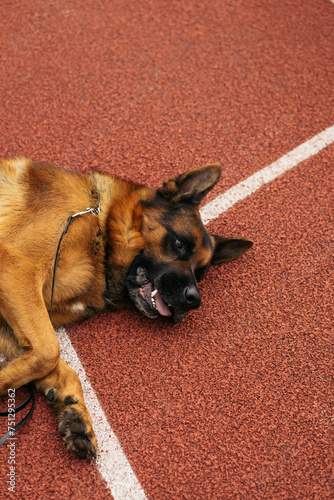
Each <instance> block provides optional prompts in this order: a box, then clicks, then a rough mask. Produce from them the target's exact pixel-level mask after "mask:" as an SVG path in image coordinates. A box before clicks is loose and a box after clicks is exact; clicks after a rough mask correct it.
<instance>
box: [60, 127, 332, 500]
mask: <svg viewBox="0 0 334 500" xmlns="http://www.w3.org/2000/svg"><path fill="white" fill-rule="evenodd" d="M333 142H334V126H332V127H330V128H328V129H326V130H325V131H324V132H321V133H320V134H318V135H316V136H315V137H313V138H312V139H310V140H309V141H306V142H304V143H303V144H302V145H301V146H298V147H297V148H296V149H294V150H293V151H291V152H290V153H288V154H286V155H285V156H283V157H282V158H280V159H279V160H277V161H276V162H274V163H272V164H271V165H269V166H268V167H265V168H263V169H262V170H260V171H259V172H257V173H256V174H254V175H251V176H250V177H248V178H247V179H245V180H244V181H242V182H240V183H239V184H237V185H236V186H234V187H233V188H231V189H229V190H228V191H227V192H226V193H223V194H222V195H220V196H218V197H217V198H215V199H214V200H213V201H211V202H210V203H208V204H207V205H206V206H205V207H203V208H202V209H201V215H202V219H203V222H204V223H205V224H207V223H208V222H209V221H210V220H212V219H215V218H216V217H218V216H219V215H220V214H222V213H223V212H226V210H228V209H229V208H231V207H232V206H233V205H234V204H235V203H237V202H238V201H241V200H243V199H244V198H246V197H247V196H249V195H250V194H252V193H254V192H255V191H256V190H257V189H259V188H260V187H261V186H263V185H264V184H267V183H268V182H270V181H272V180H273V179H276V177H278V176H280V175H282V174H283V173H284V172H286V171H287V170H290V169H291V168H293V167H295V166H296V165H298V164H299V163H301V162H302V161H305V160H306V159H308V158H310V157H311V156H314V155H315V154H317V153H318V152H319V151H321V150H322V149H324V148H325V147H327V146H329V145H330V144H332V143H333ZM57 334H58V338H59V344H60V348H61V353H62V357H63V359H64V360H65V361H66V362H67V363H68V364H69V365H70V366H71V367H72V368H73V369H74V370H75V371H76V373H77V374H78V375H79V378H80V381H81V383H82V386H83V392H84V397H85V402H86V404H87V408H88V410H89V412H90V415H91V417H92V420H93V424H94V429H95V433H96V437H97V440H98V445H99V453H98V458H97V460H96V465H97V468H98V470H99V472H100V473H101V475H102V477H103V479H104V480H105V482H106V486H107V487H108V488H109V489H110V491H111V493H112V495H113V497H114V499H115V500H146V496H145V493H144V491H143V489H142V487H141V486H140V484H139V482H138V480H137V478H136V476H135V473H134V472H133V470H132V468H131V465H130V464H129V462H128V459H127V458H126V456H125V454H124V452H123V450H122V447H121V445H120V443H119V441H118V439H117V437H116V436H115V434H114V432H113V430H112V429H111V427H110V425H109V423H108V420H107V418H106V416H105V414H104V411H103V409H102V408H101V405H100V403H99V400H98V398H97V396H96V394H95V391H94V389H93V388H92V386H91V384H90V383H89V381H88V380H87V376H86V372H85V370H84V368H83V366H82V364H81V362H80V359H79V358H78V355H77V353H76V352H75V349H74V347H73V345H72V343H71V341H70V339H69V337H68V335H67V333H66V330H65V329H64V328H61V329H59V330H58V332H57Z"/></svg>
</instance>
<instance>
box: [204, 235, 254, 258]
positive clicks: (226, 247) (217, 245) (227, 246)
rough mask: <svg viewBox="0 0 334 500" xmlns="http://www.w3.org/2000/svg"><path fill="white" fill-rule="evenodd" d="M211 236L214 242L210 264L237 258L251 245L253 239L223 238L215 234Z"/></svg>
mask: <svg viewBox="0 0 334 500" xmlns="http://www.w3.org/2000/svg"><path fill="white" fill-rule="evenodd" d="M211 238H212V239H213V243H214V252H213V256H212V259H211V265H215V264H221V263H222V262H228V261H229V260H233V259H237V258H238V257H240V255H242V254H243V253H245V252H247V250H249V249H250V248H251V247H252V246H253V241H252V240H248V239H246V238H224V237H223V236H216V235H211Z"/></svg>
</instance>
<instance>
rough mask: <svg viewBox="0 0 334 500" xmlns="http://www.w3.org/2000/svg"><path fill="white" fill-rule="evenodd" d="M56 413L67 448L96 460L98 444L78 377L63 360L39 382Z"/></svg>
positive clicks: (80, 455) (36, 384) (37, 386)
mask: <svg viewBox="0 0 334 500" xmlns="http://www.w3.org/2000/svg"><path fill="white" fill-rule="evenodd" d="M35 386H36V389H37V390H38V391H41V392H43V393H44V394H45V395H46V397H47V399H48V401H49V402H50V403H51V405H52V407H53V408H54V410H55V411H56V414H57V419H58V426H59V432H60V434H61V435H62V436H63V440H64V441H65V443H66V445H67V448H68V449H69V450H71V451H73V452H74V453H76V454H77V455H78V456H79V457H80V458H90V457H95V456H96V452H97V440H96V437H95V434H94V431H93V426H92V421H91V418H90V415H89V413H88V410H87V408H86V405H85V402H84V398H83V393H82V388H81V383H80V380H79V377H78V375H77V374H76V373H75V371H73V370H72V368H70V367H69V366H68V365H67V364H66V363H65V361H64V360H63V359H61V358H60V359H59V362H58V365H57V367H56V368H55V369H54V370H53V371H52V372H51V373H49V375H47V376H46V377H44V378H43V379H41V380H38V381H36V382H35Z"/></svg>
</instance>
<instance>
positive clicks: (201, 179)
mask: <svg viewBox="0 0 334 500" xmlns="http://www.w3.org/2000/svg"><path fill="white" fill-rule="evenodd" d="M220 174H221V167H220V166H219V165H205V166H203V167H200V168H197V169H194V170H191V171H189V172H186V173H184V174H182V175H180V176H179V177H176V178H172V179H169V180H167V181H165V182H164V184H163V186H162V187H161V188H160V189H158V190H153V189H150V188H148V187H145V186H142V185H138V184H135V183H133V182H129V181H127V180H123V179H119V178H116V177H112V176H110V175H105V174H102V173H97V172H96V173H93V174H92V175H89V176H86V175H83V174H80V173H77V172H74V171H69V170H64V169H61V168H58V167H55V166H53V165H51V164H49V163H42V164H38V163H35V162H33V161H31V160H29V159H26V158H15V159H12V160H2V161H0V352H1V353H3V354H4V356H5V357H6V359H7V362H6V363H4V364H3V365H2V368H1V370H0V394H1V395H6V394H7V391H8V390H9V389H14V388H15V389H17V388H19V387H21V386H23V385H24V384H27V383H29V382H31V381H34V384H35V387H36V389H37V390H39V391H42V392H43V393H44V394H45V395H46V398H47V399H48V401H49V402H50V403H51V405H52V406H53V408H54V409H55V411H56V414H57V420H58V423H59V432H60V434H61V435H62V436H63V439H64V441H65V443H66V445H67V448H68V449H69V450H72V451H73V452H74V453H76V454H77V455H78V456H79V457H82V458H90V457H94V456H96V452H97V440H96V437H95V434H94V431H93V427H92V421H91V418H90V415H89V413H88V410H87V408H86V406H85V403H84V399H83V393H82V388H81V385H80V382H79V378H78V376H77V374H76V373H75V372H74V371H73V370H72V369H71V368H70V367H69V366H68V365H67V364H66V363H65V362H64V361H63V360H62V358H61V357H60V349H59V344H58V340H57V336H56V333H55V328H57V327H60V326H62V325H65V324H68V323H72V322H76V321H79V320H84V319H87V318H89V317H91V316H92V315H93V314H94V313H95V312H97V311H100V310H102V309H104V308H106V307H108V308H111V309H117V308H121V307H123V306H127V305H130V304H134V305H135V306H136V307H137V308H138V309H139V311H141V312H142V313H143V314H144V315H145V316H147V317H149V318H157V317H160V316H164V317H167V318H170V320H172V322H174V323H177V322H179V321H180V320H181V319H182V318H183V317H184V316H185V315H186V314H187V313H188V312H189V311H191V310H192V309H195V308H197V307H199V305H200V302H201V296H200V292H199V290H198V286H197V284H198V282H199V281H200V279H201V278H202V276H203V274H204V272H205V271H206V270H207V269H208V267H209V266H210V265H212V264H220V263H221V262H226V261H229V260H231V259H235V258H236V257H239V256H240V255H241V254H243V253H244V252H245V251H246V250H247V249H249V248H250V247H251V246H252V241H251V240H248V239H243V238H239V239H233V238H223V237H220V236H216V235H211V234H209V233H208V232H207V231H206V229H205V227H204V226H203V223H202V221H201V218H200V213H199V210H198V205H199V203H200V202H201V200H202V198H203V196H204V195H205V194H206V193H208V191H210V189H212V187H213V186H214V185H215V184H216V183H217V181H218V180H219V177H220ZM87 207H90V209H89V212H91V213H90V214H89V213H86V212H85V213H86V214H85V215H81V216H80V217H76V218H75V220H74V221H73V223H72V224H71V225H70V227H69V228H68V232H67V234H66V236H65V238H64V240H63V242H62V245H61V247H60V252H59V262H58V268H57V278H56V280H55V286H54V304H53V312H52V316H51V319H50V309H51V296H52V294H53V293H52V289H53V285H52V282H53V273H54V263H55V256H56V254H57V246H58V243H59V240H60V238H61V236H62V234H63V231H64V227H65V225H66V221H67V220H68V218H69V216H71V215H73V214H80V213H81V212H83V211H86V209H87Z"/></svg>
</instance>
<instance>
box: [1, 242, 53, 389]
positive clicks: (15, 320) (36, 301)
mask: <svg viewBox="0 0 334 500" xmlns="http://www.w3.org/2000/svg"><path fill="white" fill-rule="evenodd" d="M0 315H1V318H2V321H3V322H4V324H6V325H7V327H6V328H7V329H8V330H10V331H12V333H13V336H14V337H15V339H16V346H17V353H18V356H17V357H15V358H14V359H12V361H10V362H9V363H6V365H5V366H4V367H3V368H2V369H1V370H0V395H3V394H6V393H7V390H8V389H10V388H11V389H17V388H19V387H21V386H22V385H24V384H27V383H28V382H31V381H33V380H36V379H40V378H42V377H45V376H46V375H47V374H48V373H50V372H51V371H52V370H53V369H54V368H55V367H56V366H57V364H58V360H59V357H60V349H59V343H58V339H57V336H56V333H55V331H54V328H53V326H52V324H51V321H50V319H49V315H48V311H47V309H46V306H45V303H44V299H43V295H42V280H41V278H40V276H39V274H38V271H37V270H36V265H35V264H34V263H33V262H30V260H29V259H27V257H25V256H24V255H22V254H20V253H18V252H17V251H15V250H13V249H9V248H7V247H6V246H5V245H0ZM0 334H1V332H0Z"/></svg>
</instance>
